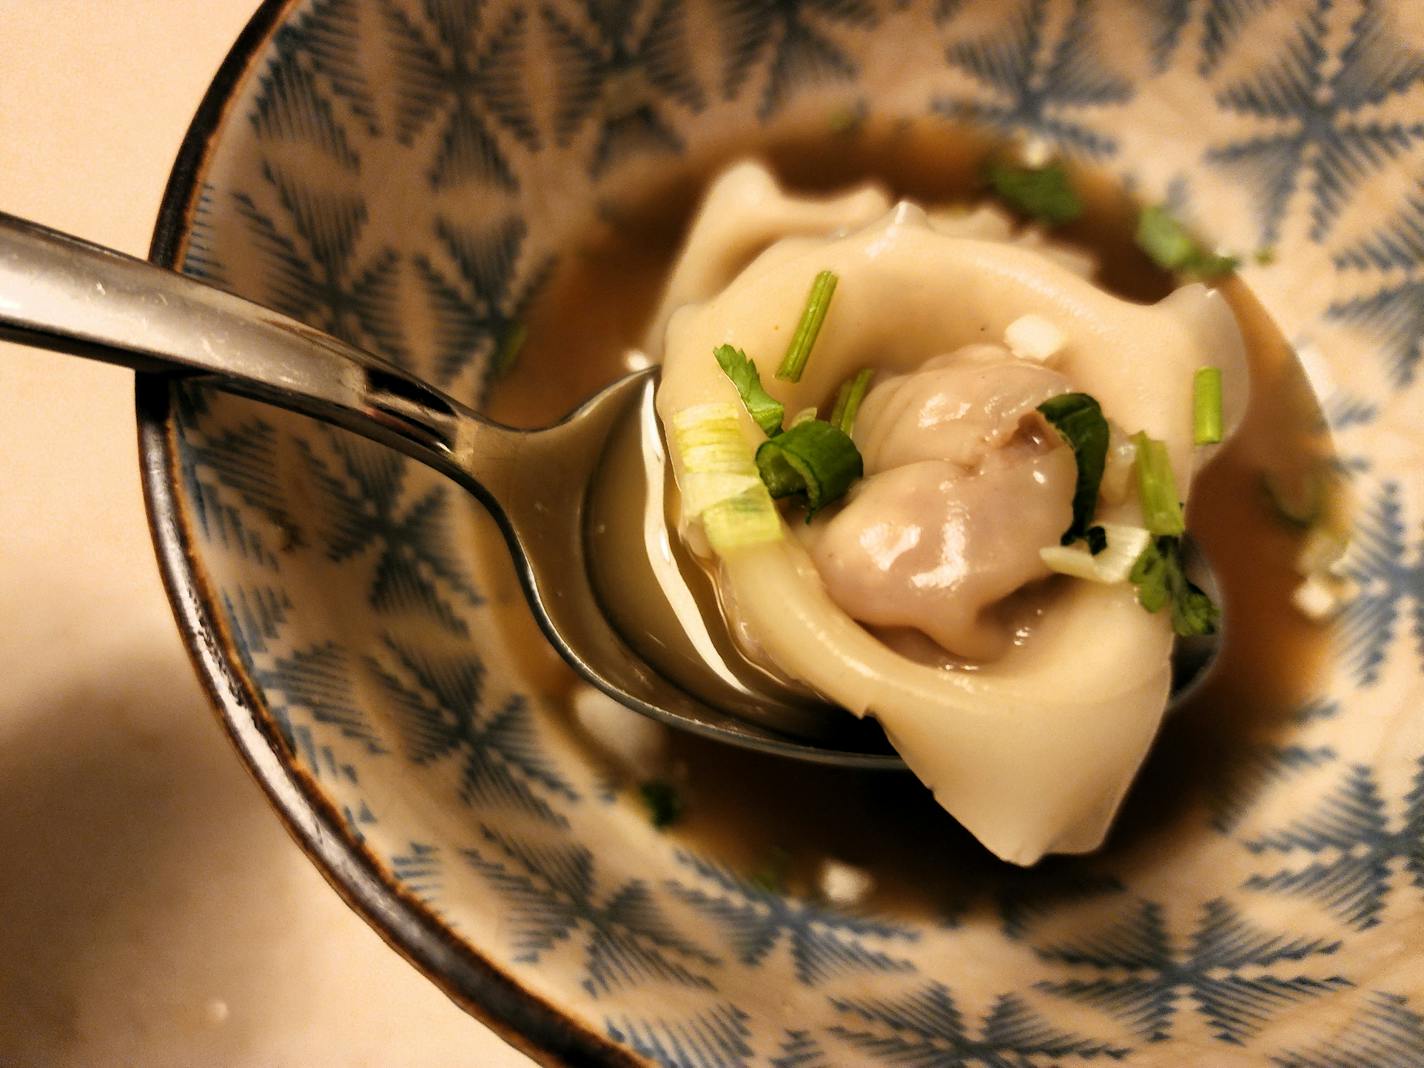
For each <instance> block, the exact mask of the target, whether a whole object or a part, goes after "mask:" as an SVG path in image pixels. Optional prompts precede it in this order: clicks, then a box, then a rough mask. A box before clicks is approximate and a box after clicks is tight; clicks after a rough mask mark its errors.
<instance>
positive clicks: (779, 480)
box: [756, 419, 864, 523]
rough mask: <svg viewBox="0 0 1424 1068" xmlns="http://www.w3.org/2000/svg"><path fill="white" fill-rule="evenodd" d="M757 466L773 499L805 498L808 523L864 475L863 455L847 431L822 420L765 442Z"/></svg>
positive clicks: (757, 457)
mask: <svg viewBox="0 0 1424 1068" xmlns="http://www.w3.org/2000/svg"><path fill="white" fill-rule="evenodd" d="M756 466H757V470H758V471H759V472H760V473H761V479H762V482H763V483H764V484H765V485H766V489H767V491H768V492H769V493H770V495H771V496H772V497H775V498H778V499H779V498H782V497H792V496H798V495H801V496H804V497H805V499H806V521H807V522H808V523H809V522H810V521H811V519H812V518H813V517H814V516H815V514H816V513H817V512H819V511H820V510H821V509H822V508H824V507H825V506H826V505H828V504H830V503H831V502H832V501H836V500H839V499H840V498H841V497H842V496H843V495H844V494H845V491H846V490H848V489H849V488H850V485H851V483H852V482H854V481H855V480H856V479H858V478H859V477H860V476H861V474H862V473H863V471H864V467H863V465H862V463H861V459H860V451H859V450H858V449H857V448H856V447H855V443H854V442H852V441H851V440H850V438H849V437H848V436H847V435H846V433H845V431H843V430H841V429H840V428H839V427H834V426H831V424H830V423H826V422H822V421H821V420H819V419H817V420H814V421H812V422H809V423H802V424H801V425H800V426H794V427H792V428H791V429H790V430H787V431H784V432H782V433H780V434H778V435H777V436H776V437H774V438H772V439H770V440H769V441H764V442H762V443H761V447H760V448H758V449H757V451H756Z"/></svg>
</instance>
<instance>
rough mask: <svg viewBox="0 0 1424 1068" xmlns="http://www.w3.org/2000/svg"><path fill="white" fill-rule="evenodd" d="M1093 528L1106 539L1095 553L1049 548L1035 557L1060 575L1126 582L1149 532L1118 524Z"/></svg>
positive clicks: (1077, 547) (1071, 547) (1087, 549)
mask: <svg viewBox="0 0 1424 1068" xmlns="http://www.w3.org/2000/svg"><path fill="white" fill-rule="evenodd" d="M1093 529H1094V530H1100V531H1102V532H1103V535H1104V538H1105V539H1106V544H1105V545H1104V547H1103V549H1102V550H1101V551H1100V552H1098V553H1094V552H1093V551H1092V548H1091V546H1085V545H1051V546H1049V547H1047V548H1044V549H1040V550H1038V555H1039V557H1040V558H1041V559H1042V560H1043V562H1044V563H1045V564H1046V565H1047V566H1048V568H1049V570H1050V571H1056V572H1058V573H1059V574H1060V575H1072V576H1073V577H1074V578H1080V579H1087V580H1088V581H1090V582H1103V583H1109V584H1111V583H1114V582H1126V581H1127V577H1128V576H1129V575H1131V574H1132V569H1133V566H1134V565H1135V564H1136V563H1137V560H1138V557H1140V556H1141V555H1142V551H1143V550H1144V549H1146V548H1147V543H1148V542H1150V541H1151V540H1152V534H1151V532H1150V531H1147V530H1144V529H1143V528H1142V527H1133V526H1127V525H1125V524H1122V523H1104V524H1103V525H1102V526H1100V527H1094V528H1093Z"/></svg>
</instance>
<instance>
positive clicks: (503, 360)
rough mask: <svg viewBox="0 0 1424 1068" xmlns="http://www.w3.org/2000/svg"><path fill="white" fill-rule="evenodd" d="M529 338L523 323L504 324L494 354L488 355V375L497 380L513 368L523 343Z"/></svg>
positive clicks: (527, 330)
mask: <svg viewBox="0 0 1424 1068" xmlns="http://www.w3.org/2000/svg"><path fill="white" fill-rule="evenodd" d="M528 337H529V328H528V327H526V326H525V325H524V324H523V323H520V322H513V323H506V324H505V325H504V328H503V329H502V330H500V331H499V334H498V339H497V341H496V342H495V347H494V352H493V353H492V354H491V355H490V374H491V375H492V376H493V377H495V378H498V377H500V376H501V375H503V374H506V373H508V371H509V369H510V368H511V367H513V366H514V362H515V361H516V360H518V359H519V353H520V351H521V350H522V349H523V348H524V342H525V340H526V339H527V338H528Z"/></svg>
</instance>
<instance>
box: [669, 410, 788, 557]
mask: <svg viewBox="0 0 1424 1068" xmlns="http://www.w3.org/2000/svg"><path fill="white" fill-rule="evenodd" d="M672 426H673V436H674V440H675V441H676V443H677V451H678V455H679V456H681V458H682V477H681V478H680V480H679V489H681V491H682V506H683V508H684V510H685V511H686V512H687V514H688V516H689V517H690V518H693V519H698V520H700V521H701V522H702V526H703V529H704V530H705V531H706V534H707V541H708V543H709V544H710V545H711V546H712V548H713V549H714V550H716V551H717V552H719V553H722V554H726V553H727V552H730V551H732V550H734V549H738V548H741V547H743V546H747V545H757V544H760V543H762V542H768V541H776V540H777V539H779V538H780V537H781V536H782V529H781V516H780V515H779V514H778V513H777V510H776V505H774V504H773V503H772V501H771V497H770V495H769V494H768V493H767V490H766V486H765V484H764V483H763V482H762V480H761V477H760V475H759V474H758V472H757V465H756V462H755V460H754V459H753V455H752V450H751V447H750V446H749V445H748V444H747V442H746V439H745V438H743V437H742V426H741V420H740V417H739V416H738V414H737V410H736V408H734V407H733V406H732V405H730V404H699V405H695V406H693V407H691V408H684V409H683V410H682V411H680V412H678V413H677V414H676V415H674V416H673V420H672Z"/></svg>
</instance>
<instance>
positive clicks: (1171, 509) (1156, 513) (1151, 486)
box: [1132, 431, 1187, 536]
mask: <svg viewBox="0 0 1424 1068" xmlns="http://www.w3.org/2000/svg"><path fill="white" fill-rule="evenodd" d="M1132 441H1133V444H1134V445H1136V446H1137V496H1138V498H1139V499H1140V500H1141V502H1142V522H1143V525H1144V526H1145V527H1146V528H1147V529H1148V530H1150V531H1152V533H1153V534H1169V535H1174V536H1175V535H1178V534H1181V533H1183V532H1184V531H1185V530H1186V529H1187V524H1186V521H1185V520H1184V519H1183V518H1182V502H1181V501H1180V500H1179V499H1178V497H1177V483H1176V480H1175V479H1174V478H1173V477H1172V460H1171V458H1170V457H1169V456H1168V455H1167V446H1166V445H1165V444H1163V443H1162V442H1160V441H1158V440H1156V439H1155V438H1149V437H1148V436H1147V434H1146V432H1142V431H1139V432H1138V433H1136V434H1134V435H1133V436H1132Z"/></svg>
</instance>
